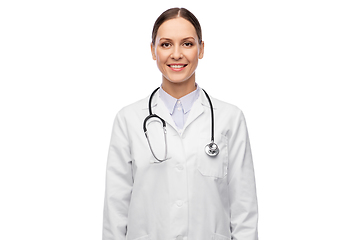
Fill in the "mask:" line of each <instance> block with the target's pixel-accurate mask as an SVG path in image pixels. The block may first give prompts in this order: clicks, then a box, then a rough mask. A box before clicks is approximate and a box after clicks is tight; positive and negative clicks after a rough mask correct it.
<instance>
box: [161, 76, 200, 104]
mask: <svg viewBox="0 0 360 240" xmlns="http://www.w3.org/2000/svg"><path fill="white" fill-rule="evenodd" d="M161 86H162V88H163V89H164V91H165V92H167V93H168V94H169V95H171V96H173V97H174V98H176V99H180V98H182V97H183V96H185V95H188V94H189V93H191V92H193V91H195V90H196V84H195V79H193V80H191V79H189V80H187V81H185V82H180V83H173V82H170V81H169V80H167V79H166V78H164V77H163V81H162V85H161Z"/></svg>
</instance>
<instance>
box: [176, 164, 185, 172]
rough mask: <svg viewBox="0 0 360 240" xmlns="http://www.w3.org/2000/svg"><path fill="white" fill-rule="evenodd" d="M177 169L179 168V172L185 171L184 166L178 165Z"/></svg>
mask: <svg viewBox="0 0 360 240" xmlns="http://www.w3.org/2000/svg"><path fill="white" fill-rule="evenodd" d="M176 168H177V170H179V171H182V170H184V167H183V166H182V165H177V166H176Z"/></svg>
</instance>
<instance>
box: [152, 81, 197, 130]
mask: <svg viewBox="0 0 360 240" xmlns="http://www.w3.org/2000/svg"><path fill="white" fill-rule="evenodd" d="M199 95H200V88H199V86H198V85H197V84H196V89H195V90H194V91H192V92H191V93H189V94H187V95H185V96H183V97H182V98H180V99H176V98H174V97H173V96H171V95H170V94H168V93H167V92H165V91H164V89H163V88H162V87H160V91H159V97H160V99H161V100H162V101H163V102H164V104H165V106H166V107H167V109H168V110H169V113H170V115H171V117H172V119H173V120H174V122H175V125H176V126H177V128H178V129H179V130H181V129H183V127H184V125H185V122H186V119H187V117H188V116H189V112H190V110H191V107H192V105H193V104H194V102H195V101H196V100H197V99H198V98H199Z"/></svg>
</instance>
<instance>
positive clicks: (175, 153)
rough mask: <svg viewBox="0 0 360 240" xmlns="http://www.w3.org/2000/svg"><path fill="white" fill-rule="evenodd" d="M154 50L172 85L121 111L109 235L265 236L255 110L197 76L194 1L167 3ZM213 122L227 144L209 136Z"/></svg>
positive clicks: (110, 168)
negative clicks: (211, 89)
mask: <svg viewBox="0 0 360 240" xmlns="http://www.w3.org/2000/svg"><path fill="white" fill-rule="evenodd" d="M151 52H152V57H153V59H154V60H155V61H156V63H157V66H158V68H159V70H160V72H161V73H162V85H161V87H160V89H159V90H156V91H154V93H153V94H152V95H151V97H147V98H145V99H143V100H141V101H138V102H136V103H134V104H132V105H130V106H127V107H125V108H123V109H122V110H121V111H119V113H118V114H117V116H116V119H115V121H114V126H113V132H112V137H111V143H110V148H109V156H108V164H107V179H106V194H105V195H106V196H105V207H104V226H103V240H122V239H128V240H140V239H141V240H147V239H152V240H170V239H177V240H179V239H186V240H209V239H215V240H230V239H237V240H255V239H257V199H256V190H255V179H254V171H253V163H252V157H251V150H250V144H249V139H248V134H247V128H246V123H245V119H244V116H243V114H242V112H241V110H240V109H238V108H237V107H235V106H233V105H230V104H227V103H224V102H222V101H219V100H217V99H214V98H209V99H208V98H207V94H206V93H205V92H204V91H202V89H201V88H200V87H199V86H198V85H197V84H196V82H195V69H196V67H197V65H198V59H201V58H202V57H203V54H204V42H203V41H202V37H201V27H200V24H199V22H198V20H197V19H196V17H195V16H194V15H193V14H192V13H190V12H189V11H188V10H186V9H184V8H181V9H180V8H172V9H169V10H167V11H165V12H164V13H162V14H161V15H160V16H159V18H158V19H157V20H156V22H155V24H154V29H153V35H152V43H151ZM149 106H150V108H149ZM212 109H213V114H214V119H213V118H212ZM151 113H155V114H156V115H158V116H160V117H161V118H162V119H164V123H162V120H159V118H157V117H154V116H152V115H151V116H152V117H150V118H149V119H147V121H146V122H145V123H144V119H145V118H146V117H147V116H148V115H149V114H151ZM159 122H160V124H161V125H159V124H158V123H159ZM163 124H166V131H165V132H162V131H163V130H162V128H161V127H160V126H162V125H163ZM212 124H214V130H213V134H214V142H215V143H216V144H217V145H216V144H213V143H210V144H209V142H210V138H211V133H212ZM144 131H147V133H146V135H147V137H145V136H144ZM205 146H206V147H205ZM204 147H205V151H204ZM217 147H218V148H217Z"/></svg>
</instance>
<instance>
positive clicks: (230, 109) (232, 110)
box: [210, 96, 243, 117]
mask: <svg viewBox="0 0 360 240" xmlns="http://www.w3.org/2000/svg"><path fill="white" fill-rule="evenodd" d="M210 98H211V101H212V102H213V105H214V109H216V111H217V112H218V113H219V114H226V115H227V116H228V117H231V116H240V115H243V112H242V110H241V109H240V108H239V107H238V106H236V105H235V104H232V103H228V102H225V101H222V100H219V99H217V98H214V97H212V96H210Z"/></svg>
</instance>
